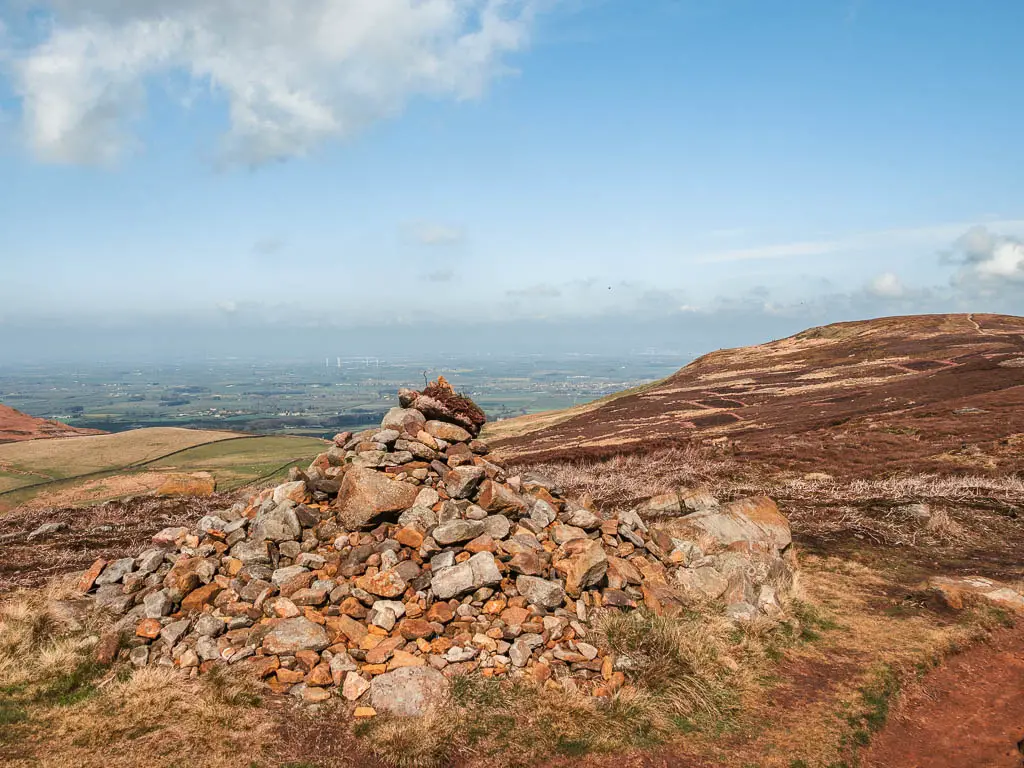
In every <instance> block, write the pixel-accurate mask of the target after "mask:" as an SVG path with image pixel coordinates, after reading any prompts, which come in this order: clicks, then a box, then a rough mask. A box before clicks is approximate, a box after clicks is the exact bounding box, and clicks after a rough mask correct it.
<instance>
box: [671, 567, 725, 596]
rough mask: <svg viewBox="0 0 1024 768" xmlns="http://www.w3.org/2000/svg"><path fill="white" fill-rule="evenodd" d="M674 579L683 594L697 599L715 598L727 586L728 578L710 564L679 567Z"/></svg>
mask: <svg viewBox="0 0 1024 768" xmlns="http://www.w3.org/2000/svg"><path fill="white" fill-rule="evenodd" d="M676 581H677V582H679V586H680V587H681V588H682V591H683V593H684V594H686V595H688V596H692V597H694V598H695V599H697V600H717V599H718V598H719V597H721V596H722V595H723V594H724V593H725V590H726V589H728V587H729V580H728V579H726V578H725V577H724V576H723V575H722V574H720V573H719V572H718V571H716V570H715V569H714V568H712V567H710V566H704V567H701V568H680V569H679V570H678V571H676Z"/></svg>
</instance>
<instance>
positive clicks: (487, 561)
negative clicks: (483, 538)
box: [466, 552, 501, 589]
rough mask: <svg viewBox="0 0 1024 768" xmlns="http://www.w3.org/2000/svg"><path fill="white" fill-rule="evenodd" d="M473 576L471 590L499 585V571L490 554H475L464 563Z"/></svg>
mask: <svg viewBox="0 0 1024 768" xmlns="http://www.w3.org/2000/svg"><path fill="white" fill-rule="evenodd" d="M466 563H467V564H468V565H469V567H470V570H471V572H472V574H473V588H474V589H479V588H480V587H491V586H494V585H496V584H500V583H501V571H499V570H498V564H497V562H495V560H494V555H492V554H491V553H490V552H477V553H476V554H475V555H473V556H472V557H471V558H469V560H467V561H466Z"/></svg>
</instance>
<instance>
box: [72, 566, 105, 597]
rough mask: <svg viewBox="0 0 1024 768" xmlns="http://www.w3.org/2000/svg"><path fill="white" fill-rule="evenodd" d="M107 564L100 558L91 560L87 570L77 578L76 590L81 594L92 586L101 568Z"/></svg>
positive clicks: (101, 570)
mask: <svg viewBox="0 0 1024 768" xmlns="http://www.w3.org/2000/svg"><path fill="white" fill-rule="evenodd" d="M106 566H107V561H106V560H104V559H103V558H100V559H98V560H96V561H95V562H93V564H92V565H90V566H89V568H88V570H87V571H86V572H85V573H83V574H82V577H81V578H80V579H79V580H78V591H79V592H82V593H83V594H84V593H86V592H88V591H89V590H90V589H92V588H93V585H94V584H95V583H96V578H97V577H98V576H99V575H100V574H101V573H102V572H103V569H104V568H105V567H106Z"/></svg>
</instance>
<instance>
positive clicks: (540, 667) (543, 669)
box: [531, 662, 551, 683]
mask: <svg viewBox="0 0 1024 768" xmlns="http://www.w3.org/2000/svg"><path fill="white" fill-rule="evenodd" d="M531 674H532V675H533V679H534V680H536V681H537V682H538V683H543V682H545V681H547V680H550V679H551V667H549V666H548V665H547V664H545V663H544V662H537V663H536V664H534V665H533V669H532V670H531Z"/></svg>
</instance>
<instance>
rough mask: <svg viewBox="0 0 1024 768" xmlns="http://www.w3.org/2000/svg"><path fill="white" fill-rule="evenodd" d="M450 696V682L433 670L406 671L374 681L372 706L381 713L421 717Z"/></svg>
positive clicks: (396, 672)
mask: <svg viewBox="0 0 1024 768" xmlns="http://www.w3.org/2000/svg"><path fill="white" fill-rule="evenodd" d="M447 695H448V680H447V678H445V676H444V675H442V674H441V673H440V672H438V671H437V670H436V669H433V668H431V667H426V666H422V667H404V668H402V669H396V670H395V671H394V672H386V673H384V674H383V675H378V676H377V677H375V678H373V682H371V683H370V704H371V706H372V707H373V708H374V709H375V710H377V711H378V712H388V713H390V714H392V715H396V716H398V717H419V716H421V715H424V714H426V713H427V712H429V711H430V710H431V709H433V708H434V707H436V706H438V705H440V704H441V703H442V702H443V701H444V699H445V698H446V697H447Z"/></svg>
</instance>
